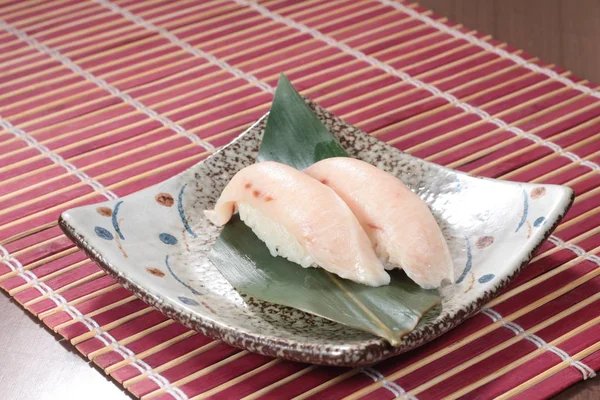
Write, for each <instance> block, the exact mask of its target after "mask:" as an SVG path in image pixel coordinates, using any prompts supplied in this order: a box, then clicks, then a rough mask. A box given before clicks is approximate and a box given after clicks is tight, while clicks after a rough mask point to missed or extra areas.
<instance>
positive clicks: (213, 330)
mask: <svg viewBox="0 0 600 400" xmlns="http://www.w3.org/2000/svg"><path fill="white" fill-rule="evenodd" d="M573 201H574V195H573V194H571V197H570V200H569V204H568V205H567V207H566V208H565V211H564V212H563V213H562V214H559V215H557V217H556V219H555V221H553V222H552V226H551V228H550V229H547V230H546V231H545V233H544V236H543V238H542V239H541V240H540V241H539V242H538V243H536V245H535V247H534V248H533V250H532V251H531V252H530V253H529V254H528V255H527V256H526V257H525V258H524V259H523V260H522V262H521V264H520V265H519V267H518V268H517V269H516V270H515V271H514V273H513V274H512V275H510V276H509V277H507V278H506V279H504V280H502V281H501V282H498V284H497V285H496V286H495V288H494V289H493V290H490V291H487V292H486V293H485V294H484V295H483V296H482V297H480V298H479V299H478V300H477V301H475V302H473V303H471V304H470V305H469V306H468V308H465V309H462V310H460V311H459V312H457V313H456V314H454V315H453V316H452V317H450V316H448V317H446V318H445V319H442V320H440V321H436V322H437V323H436V324H435V325H434V326H431V327H428V329H426V330H420V331H419V332H417V331H413V332H412V334H413V335H415V334H417V333H418V336H417V335H415V336H414V337H412V338H411V340H410V341H409V342H410V343H412V346H411V345H403V346H400V347H396V348H394V347H392V346H391V345H390V344H389V343H388V342H387V341H386V340H384V339H380V340H378V341H374V342H373V343H372V344H369V345H367V346H362V347H361V348H360V349H356V348H352V347H348V349H344V350H342V351H339V348H338V351H337V352H332V351H331V349H327V345H324V346H321V347H319V348H318V349H315V346H314V345H307V346H304V345H303V344H302V343H295V342H291V341H287V340H278V339H274V338H272V337H266V336H261V335H260V334H250V333H246V332H242V331H239V330H236V328H235V327H223V326H219V325H217V324H214V323H213V322H211V321H208V320H204V319H202V318H194V317H193V316H192V315H191V314H184V313H182V312H181V311H179V310H177V309H175V308H174V307H172V306H171V305H168V304H165V303H163V301H162V300H161V299H160V298H159V297H157V296H156V295H154V294H152V293H150V292H148V291H147V290H145V289H143V288H141V287H139V286H137V285H136V284H135V283H133V282H131V281H130V280H129V279H128V278H127V277H126V276H124V275H123V274H121V273H120V272H119V270H118V269H117V268H115V267H114V266H113V265H111V264H110V263H109V262H108V261H107V260H106V259H104V258H103V256H102V255H101V254H100V253H99V252H98V251H96V249H95V248H94V247H92V246H91V245H90V244H89V243H87V241H86V240H85V239H84V238H83V237H82V236H80V235H79V234H78V233H77V232H76V231H75V229H74V228H73V227H72V226H71V225H70V224H69V223H68V222H66V221H65V220H64V219H63V218H62V217H61V218H59V221H58V224H59V226H60V228H61V229H62V230H63V232H64V233H65V235H66V236H67V237H68V238H69V239H71V240H72V241H73V242H74V243H75V244H76V245H77V247H79V248H80V249H82V250H83V251H84V252H85V253H86V254H87V255H88V256H89V257H90V258H91V259H92V260H93V261H94V262H96V263H97V264H98V265H99V266H100V267H102V268H103V269H104V270H105V271H106V272H107V273H108V274H109V275H110V276H111V277H113V278H114V279H116V280H117V281H118V282H119V283H120V284H122V285H123V286H124V287H125V288H126V289H128V290H130V291H131V292H132V293H133V294H134V295H136V296H137V297H139V298H140V299H141V300H142V301H144V302H146V303H147V304H149V305H150V306H152V307H154V308H156V309H157V310H159V311H160V312H162V313H163V314H165V315H166V316H167V317H169V318H172V319H174V320H175V321H177V322H179V323H181V324H183V325H184V326H186V327H188V328H190V329H193V330H196V331H199V332H201V333H202V334H204V335H206V336H208V337H211V338H213V339H217V340H222V341H223V342H225V343H227V344H229V345H232V346H234V347H237V348H241V349H246V350H249V351H252V352H255V353H259V354H263V355H266V356H270V357H281V358H285V359H288V360H292V361H298V362H303V363H311V364H322V365H333V366H347V367H355V366H362V365H369V364H373V363H374V362H377V361H381V360H383V359H386V358H389V357H392V356H394V355H397V354H400V353H403V352H406V351H408V350H410V349H412V348H413V347H415V342H416V343H419V344H423V343H425V342H429V341H431V340H433V339H434V338H436V337H438V336H440V335H442V334H443V333H445V332H447V331H449V330H450V329H452V328H454V327H456V326H457V325H458V324H459V323H461V322H462V321H464V320H465V319H466V318H469V317H470V316H472V315H474V314H475V313H477V312H478V311H479V310H480V309H481V308H482V307H483V306H484V305H485V304H486V303H488V302H489V301H490V300H492V299H494V298H495V297H497V296H498V295H499V293H500V292H501V291H502V290H503V289H504V288H505V287H506V286H507V285H508V283H509V282H510V281H511V280H512V279H513V278H514V277H515V276H516V275H517V274H518V273H519V272H520V271H521V270H522V269H523V268H524V267H525V266H526V265H527V264H528V263H529V261H530V260H531V258H532V257H533V255H534V254H535V253H536V252H537V251H538V249H539V248H540V246H541V245H542V244H543V243H544V242H545V241H546V239H548V237H549V236H550V235H551V233H552V231H554V229H555V228H556V227H557V226H558V224H559V223H560V221H561V220H562V218H563V217H564V215H565V214H566V213H567V212H568V210H569V209H570V207H571V205H572V204H573ZM410 335H411V334H409V336H410ZM315 350H317V351H315ZM356 353H361V354H356ZM348 360H352V362H349V361H348Z"/></svg>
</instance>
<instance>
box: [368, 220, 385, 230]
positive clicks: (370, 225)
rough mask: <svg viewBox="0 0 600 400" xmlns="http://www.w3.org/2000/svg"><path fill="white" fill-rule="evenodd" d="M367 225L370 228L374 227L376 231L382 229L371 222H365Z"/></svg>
mask: <svg viewBox="0 0 600 400" xmlns="http://www.w3.org/2000/svg"><path fill="white" fill-rule="evenodd" d="M367 226H368V227H369V228H371V229H375V230H377V231H382V230H383V229H382V228H381V227H380V226H379V225H375V224H372V223H371V222H368V223H367Z"/></svg>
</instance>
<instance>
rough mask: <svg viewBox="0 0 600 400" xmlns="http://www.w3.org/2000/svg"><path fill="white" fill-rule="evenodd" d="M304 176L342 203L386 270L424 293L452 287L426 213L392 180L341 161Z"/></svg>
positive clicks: (442, 246) (440, 242)
mask: <svg viewBox="0 0 600 400" xmlns="http://www.w3.org/2000/svg"><path fill="white" fill-rule="evenodd" d="M304 172H305V173H306V174H308V175H310V176H311V177H313V178H315V179H317V180H319V181H320V182H321V183H323V184H325V185H327V186H329V187H330V188H332V189H333V190H334V191H335V192H336V193H337V194H338V195H339V196H340V197H341V198H342V199H343V200H344V201H345V202H346V204H347V205H348V207H350V209H351V210H352V212H353V213H354V215H356V217H357V218H358V220H359V222H360V224H361V225H362V227H363V228H364V229H365V231H366V232H367V234H368V235H369V238H370V239H371V242H372V243H373V247H374V249H375V252H376V253H377V255H378V256H379V257H380V259H381V260H382V261H384V263H385V264H386V265H385V267H386V269H393V268H401V269H404V271H405V272H406V274H407V275H408V277H409V278H411V279H412V280H413V281H414V282H416V283H417V284H418V285H419V286H421V287H423V288H426V289H433V288H437V287H440V286H443V285H446V284H450V283H453V282H454V267H453V265H452V258H451V256H450V251H449V250H448V245H447V244H446V241H445V239H444V236H443V235H442V232H441V230H440V228H439V226H438V225H437V223H436V221H435V219H434V218H433V215H432V214H431V211H430V210H429V207H427V204H425V202H424V201H423V200H421V198H420V197H419V196H417V195H416V194H415V193H413V192H412V191H411V190H410V189H409V188H407V187H406V186H405V185H404V183H402V182H401V181H400V180H399V179H397V178H396V177H395V176H393V175H391V174H389V173H387V172H385V171H382V170H380V169H379V168H377V167H374V166H373V165H371V164H368V163H366V162H364V161H360V160H356V159H353V158H346V157H336V158H328V159H325V160H322V161H319V162H318V163H316V164H313V165H312V166H310V167H309V168H307V169H306V170H305V171H304Z"/></svg>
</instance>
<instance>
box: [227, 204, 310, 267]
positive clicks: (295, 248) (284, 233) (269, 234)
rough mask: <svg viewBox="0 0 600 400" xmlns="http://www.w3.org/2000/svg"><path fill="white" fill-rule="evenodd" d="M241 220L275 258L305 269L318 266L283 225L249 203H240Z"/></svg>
mask: <svg viewBox="0 0 600 400" xmlns="http://www.w3.org/2000/svg"><path fill="white" fill-rule="evenodd" d="M237 206H238V213H239V215H240V219H241V220H242V221H244V223H245V224H246V225H248V227H250V228H251V229H252V231H253V232H254V233H255V234H256V236H258V238H259V239H260V240H262V241H263V242H264V243H265V244H266V245H267V247H268V248H269V251H270V252H271V255H272V256H273V257H277V256H281V257H284V258H287V259H288V260H290V261H291V262H294V263H296V264H300V265H301V266H303V267H304V268H308V267H313V266H315V265H316V263H315V260H314V259H313V258H312V257H311V255H310V254H309V253H308V252H307V251H306V249H305V248H304V246H302V244H300V242H298V240H296V238H295V237H294V235H292V234H291V233H290V231H288V230H287V229H285V227H284V226H283V225H281V224H278V223H277V222H275V221H274V220H272V219H271V218H269V217H267V216H266V215H265V214H263V213H261V212H260V211H258V210H257V209H256V208H254V207H252V206H250V205H249V204H247V203H238V205H237Z"/></svg>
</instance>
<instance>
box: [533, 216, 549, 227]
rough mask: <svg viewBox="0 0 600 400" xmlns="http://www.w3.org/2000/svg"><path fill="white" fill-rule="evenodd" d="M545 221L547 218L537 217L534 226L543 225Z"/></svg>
mask: <svg viewBox="0 0 600 400" xmlns="http://www.w3.org/2000/svg"><path fill="white" fill-rule="evenodd" d="M544 222H546V218H544V217H539V218H538V219H536V220H535V221H534V223H533V226H535V227H536V228H537V227H538V226H540V225H542V224H543V223H544Z"/></svg>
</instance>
